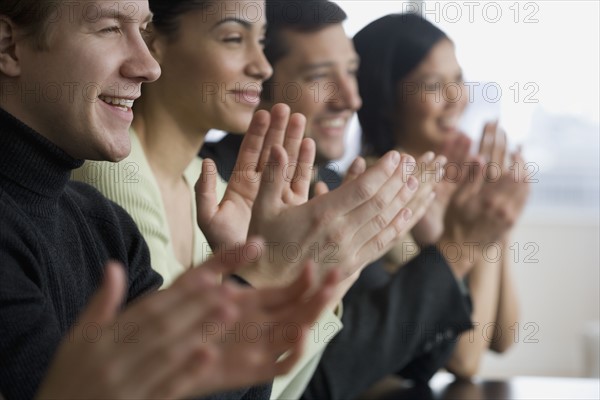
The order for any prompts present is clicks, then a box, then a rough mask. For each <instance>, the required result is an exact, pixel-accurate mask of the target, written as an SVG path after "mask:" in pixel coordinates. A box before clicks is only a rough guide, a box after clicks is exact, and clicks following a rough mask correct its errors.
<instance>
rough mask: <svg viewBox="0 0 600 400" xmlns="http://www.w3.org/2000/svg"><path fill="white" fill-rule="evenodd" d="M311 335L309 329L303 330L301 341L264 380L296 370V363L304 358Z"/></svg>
mask: <svg viewBox="0 0 600 400" xmlns="http://www.w3.org/2000/svg"><path fill="white" fill-rule="evenodd" d="M309 335H310V334H309V331H308V329H304V330H302V338H301V340H298V341H297V342H296V343H295V344H294V345H293V347H292V348H291V349H289V350H288V351H287V352H286V355H285V357H284V358H283V359H280V360H278V361H277V362H276V363H275V365H274V366H273V368H272V372H271V373H270V374H269V376H265V377H263V378H264V379H270V378H271V377H276V376H280V375H286V374H288V373H289V372H290V371H291V370H292V368H294V366H295V365H296V363H298V361H300V359H301V358H302V355H303V354H304V349H305V347H306V341H307V340H308V336H309Z"/></svg>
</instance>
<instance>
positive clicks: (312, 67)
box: [300, 57, 360, 72]
mask: <svg viewBox="0 0 600 400" xmlns="http://www.w3.org/2000/svg"><path fill="white" fill-rule="evenodd" d="M359 63H360V59H359V58H358V57H355V58H353V59H351V60H350V61H348V64H359ZM334 66H335V63H334V62H332V61H325V62H322V63H315V64H307V65H303V66H302V67H301V68H300V72H310V71H313V70H316V69H321V68H331V67H334Z"/></svg>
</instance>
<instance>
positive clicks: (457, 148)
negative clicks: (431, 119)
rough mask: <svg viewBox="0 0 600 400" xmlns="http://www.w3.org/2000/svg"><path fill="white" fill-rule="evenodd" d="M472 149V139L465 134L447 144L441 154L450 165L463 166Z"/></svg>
mask: <svg viewBox="0 0 600 400" xmlns="http://www.w3.org/2000/svg"><path fill="white" fill-rule="evenodd" d="M470 148H471V139H469V137H467V136H466V135H464V134H460V135H459V136H457V137H456V138H455V139H453V140H451V141H449V142H447V143H446V145H445V146H444V149H443V151H442V152H441V154H443V155H445V156H446V158H447V159H448V162H449V163H453V164H457V165H458V166H461V165H462V164H463V162H464V161H466V159H467V157H468V155H469V150H470Z"/></svg>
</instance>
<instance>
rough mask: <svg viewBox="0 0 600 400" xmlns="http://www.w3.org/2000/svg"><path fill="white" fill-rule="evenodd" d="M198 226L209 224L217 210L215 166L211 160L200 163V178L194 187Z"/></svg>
mask: <svg viewBox="0 0 600 400" xmlns="http://www.w3.org/2000/svg"><path fill="white" fill-rule="evenodd" d="M194 192H195V195H196V208H197V219H198V226H200V227H201V228H202V227H203V225H204V223H207V222H210V221H211V220H212V218H213V216H214V215H215V213H216V212H217V211H218V209H219V204H218V200H217V166H216V164H215V163H214V161H213V160H211V159H206V160H204V161H203V162H202V172H201V173H200V178H198V181H196V185H195V186H194Z"/></svg>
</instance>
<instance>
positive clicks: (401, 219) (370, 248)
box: [356, 208, 414, 268]
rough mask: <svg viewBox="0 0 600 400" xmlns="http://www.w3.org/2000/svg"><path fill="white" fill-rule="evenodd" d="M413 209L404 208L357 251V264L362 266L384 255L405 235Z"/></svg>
mask: <svg viewBox="0 0 600 400" xmlns="http://www.w3.org/2000/svg"><path fill="white" fill-rule="evenodd" d="M412 216H413V214H412V211H411V210H409V209H407V208H403V209H401V210H400V212H399V213H398V214H397V215H396V217H395V218H394V219H393V220H392V221H391V223H390V224H389V225H388V226H387V227H386V228H385V229H383V230H381V231H380V232H379V233H378V234H377V235H376V236H374V237H373V238H371V239H370V240H369V241H367V242H366V243H365V244H364V245H363V246H362V247H361V248H360V249H359V250H358V252H357V255H356V260H357V264H358V265H359V266H360V268H362V267H363V266H365V265H366V264H368V263H370V262H372V261H374V260H376V259H378V258H381V257H383V255H384V254H385V253H387V252H388V251H389V249H390V248H391V246H392V244H393V243H395V242H396V240H398V239H399V238H400V237H401V236H403V235H404V234H405V233H406V232H407V231H408V230H409V226H414V224H412V225H411V218H412Z"/></svg>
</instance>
